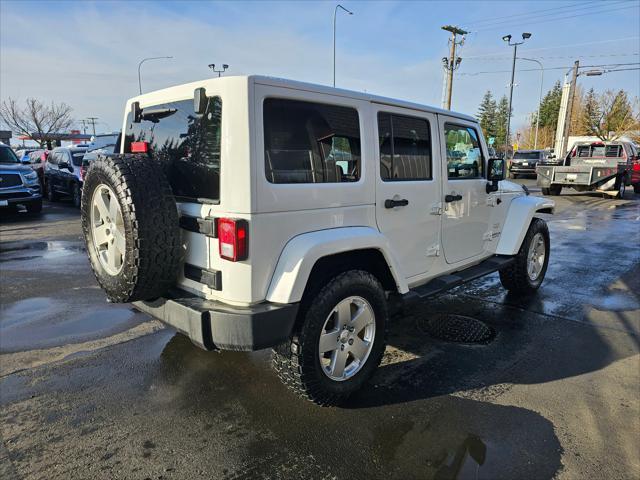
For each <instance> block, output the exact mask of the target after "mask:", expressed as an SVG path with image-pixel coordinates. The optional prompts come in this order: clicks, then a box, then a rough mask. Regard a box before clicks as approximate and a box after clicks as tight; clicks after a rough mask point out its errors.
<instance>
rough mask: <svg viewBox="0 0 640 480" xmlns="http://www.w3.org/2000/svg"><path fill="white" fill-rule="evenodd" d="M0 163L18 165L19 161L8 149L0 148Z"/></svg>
mask: <svg viewBox="0 0 640 480" xmlns="http://www.w3.org/2000/svg"><path fill="white" fill-rule="evenodd" d="M0 163H20V161H19V160H18V157H16V154H15V153H13V150H11V149H10V148H9V147H0Z"/></svg>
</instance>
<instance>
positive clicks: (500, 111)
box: [495, 95, 509, 147]
mask: <svg viewBox="0 0 640 480" xmlns="http://www.w3.org/2000/svg"><path fill="white" fill-rule="evenodd" d="M495 118H496V126H495V128H496V135H495V137H496V145H497V146H499V147H503V146H504V144H505V143H506V142H507V122H508V121H509V99H508V98H507V96H506V95H503V96H502V98H501V99H500V101H499V102H498V105H497V107H496V117H495Z"/></svg>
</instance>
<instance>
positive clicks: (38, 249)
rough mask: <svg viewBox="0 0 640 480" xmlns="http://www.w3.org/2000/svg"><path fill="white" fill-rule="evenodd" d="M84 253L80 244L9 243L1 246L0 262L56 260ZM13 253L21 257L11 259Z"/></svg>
mask: <svg viewBox="0 0 640 480" xmlns="http://www.w3.org/2000/svg"><path fill="white" fill-rule="evenodd" d="M84 251H86V249H85V247H84V245H83V244H82V243H80V242H64V241H51V242H27V243H11V244H9V245H8V246H7V245H5V246H3V247H2V249H1V250H0V254H2V258H0V262H15V261H24V260H32V259H36V258H43V259H56V258H60V257H66V256H69V255H74V254H76V253H79V252H84ZM13 252H20V253H21V255H20V256H13V257H12V256H11V255H12V253H13ZM6 254H9V256H8V258H5V255H6Z"/></svg>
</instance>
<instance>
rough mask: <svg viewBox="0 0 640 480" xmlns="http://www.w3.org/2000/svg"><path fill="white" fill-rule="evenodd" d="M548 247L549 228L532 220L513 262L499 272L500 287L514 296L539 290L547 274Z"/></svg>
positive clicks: (541, 222)
mask: <svg viewBox="0 0 640 480" xmlns="http://www.w3.org/2000/svg"><path fill="white" fill-rule="evenodd" d="M549 247H550V242H549V228H548V227H547V224H546V222H545V221H544V220H542V219H540V218H534V219H533V220H532V221H531V225H529V230H528V231H527V234H526V235H525V237H524V240H523V241H522V245H521V246H520V250H519V251H518V254H517V255H516V258H515V260H514V262H513V263H512V264H511V265H510V266H509V267H507V268H505V269H503V270H500V282H501V283H502V286H503V287H504V288H506V289H507V290H509V291H510V292H512V293H516V294H523V295H527V294H531V293H534V292H535V291H536V290H537V289H538V288H540V285H541V284H542V281H543V280H544V276H545V274H546V273H547V266H548V265H549Z"/></svg>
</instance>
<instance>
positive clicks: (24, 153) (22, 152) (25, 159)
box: [15, 148, 38, 163]
mask: <svg viewBox="0 0 640 480" xmlns="http://www.w3.org/2000/svg"><path fill="white" fill-rule="evenodd" d="M36 150H38V149H37V148H21V149H19V150H16V151H15V153H16V156H17V157H18V160H20V161H21V162H22V163H29V154H30V153H31V152H34V151H36Z"/></svg>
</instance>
